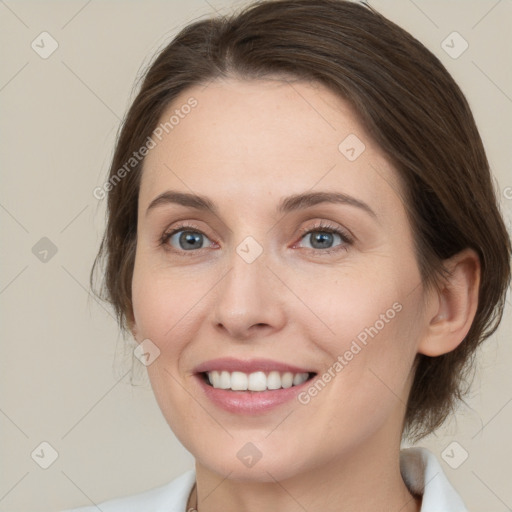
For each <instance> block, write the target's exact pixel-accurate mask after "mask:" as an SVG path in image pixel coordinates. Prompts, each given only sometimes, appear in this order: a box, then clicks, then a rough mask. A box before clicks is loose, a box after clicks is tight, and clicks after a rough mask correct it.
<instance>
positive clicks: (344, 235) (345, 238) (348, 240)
mask: <svg viewBox="0 0 512 512" xmlns="http://www.w3.org/2000/svg"><path fill="white" fill-rule="evenodd" d="M180 231H191V232H193V233H199V234H201V235H204V236H205V237H207V238H208V235H206V234H205V233H203V232H202V231H201V230H200V229H199V228H198V227H197V226H194V225H193V224H187V223H185V224H181V225H179V226H177V227H175V228H173V229H172V230H171V231H167V232H165V233H164V234H163V235H162V237H161V238H160V241H159V245H161V246H163V247H164V249H165V250H167V251H172V252H174V253H178V254H182V253H187V252H197V251H184V250H179V249H172V248H170V246H169V244H168V241H169V239H170V238H171V237H172V236H173V235H175V234H176V233H179V232H180ZM299 232H300V234H301V237H300V240H302V239H303V238H304V237H305V236H306V235H307V234H310V233H315V232H320V233H332V234H335V235H339V237H340V238H341V240H342V242H343V244H341V245H337V246H336V247H333V248H330V249H314V248H307V249H309V250H310V251H315V252H319V253H322V254H331V253H334V252H337V251H340V250H343V251H348V246H350V245H352V244H353V243H354V238H353V237H352V236H351V235H350V234H349V233H348V232H347V231H345V230H342V229H340V228H338V227H336V226H333V225H332V224H329V223H327V222H324V221H319V222H318V223H317V224H315V225H314V226H312V227H308V228H302V229H300V230H299Z"/></svg>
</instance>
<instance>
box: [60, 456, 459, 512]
mask: <svg viewBox="0 0 512 512" xmlns="http://www.w3.org/2000/svg"><path fill="white" fill-rule="evenodd" d="M400 471H401V473H402V478H403V479H404V482H405V484H406V485H407V487H408V489H409V490H410V491H411V492H413V493H415V494H421V495H422V496H423V501H422V504H421V512H468V509H467V508H466V506H465V505H464V502H463V501H462V499H461V497H460V496H459V495H458V494H457V492H456V491H455V489H454V488H453V487H452V485H451V484H450V482H449V481H448V478H447V477H446V475H445V474H444V472H443V470H442V468H441V466H440V464H439V462H438V460H437V459H436V457H435V455H434V454H433V453H432V452H430V451H429V450H427V449H426V448H422V447H413V448H403V449H402V450H400ZM195 478H196V474H195V469H190V470H188V471H187V472H186V473H183V474H182V475H180V476H179V477H177V478H175V479H174V480H172V481H171V482H169V483H168V484H166V485H163V486H161V487H157V488H155V489H151V490H149V491H145V492H141V493H138V494H133V495H131V496H127V497H125V498H117V499H113V500H108V501H104V502H103V503H99V504H98V507H99V508H100V509H101V510H102V512H186V506H187V501H188V497H189V495H190V492H191V491H192V487H193V485H194V482H195ZM62 512H98V508H97V507H96V506H87V507H82V508H75V509H72V510H67V511H62Z"/></svg>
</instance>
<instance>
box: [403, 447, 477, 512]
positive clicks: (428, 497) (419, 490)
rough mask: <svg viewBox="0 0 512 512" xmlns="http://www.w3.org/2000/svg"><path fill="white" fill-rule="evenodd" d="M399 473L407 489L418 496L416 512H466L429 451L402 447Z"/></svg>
mask: <svg viewBox="0 0 512 512" xmlns="http://www.w3.org/2000/svg"><path fill="white" fill-rule="evenodd" d="M400 471H401V473H402V478H403V480H404V482H405V484H406V485H407V487H408V489H409V490H410V491H411V492H412V493H414V494H419V495H421V496H422V503H421V511H420V512H439V511H440V510H443V511H444V512H468V509H467V508H466V506H465V504H464V502H463V500H462V498H461V497H460V496H459V494H458V493H457V491H456V490H455V488H454V487H453V486H452V484H451V483H450V481H449V480H448V477H447V476H446V475H445V473H444V471H443V468H442V467H441V465H440V464H439V461H438V460H437V458H436V456H435V455H434V454H433V453H432V452H431V451H429V450H427V449H426V448H423V447H412V448H403V449H402V450H400Z"/></svg>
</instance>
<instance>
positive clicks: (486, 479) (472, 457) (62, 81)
mask: <svg viewBox="0 0 512 512" xmlns="http://www.w3.org/2000/svg"><path fill="white" fill-rule="evenodd" d="M243 3H244V2H235V1H233V0H208V1H206V0H187V1H185V0H176V1H167V2H164V1H155V0H153V1H146V2H142V1H140V0H139V1H131V2H128V1H125V2H121V1H108V2H107V1H100V0H93V1H89V2H87V1H83V2H74V1H67V2H65V1H51V2H50V1H46V2H44V1H31V2H29V1H17V2H16V1H12V0H11V1H1V2H0V34H1V36H0V37H1V39H2V41H1V43H2V45H1V48H2V60H3V64H2V66H1V72H0V103H1V109H2V117H1V141H0V144H1V151H2V153H1V154H2V162H1V171H2V180H3V186H2V188H1V192H0V221H1V227H2V238H3V242H2V246H1V247H2V265H1V274H0V301H1V308H2V322H1V333H2V357H1V362H0V378H1V390H2V393H1V397H0V427H1V432H2V435H1V453H0V457H1V461H2V463H1V470H0V471H1V478H0V511H12V512H16V511H34V510H38V511H41V512H44V511H54V512H55V511H58V510H61V509H63V508H67V507H71V506H79V505H90V504H92V503H98V502H100V501H102V500H105V499H107V498H111V497H116V496H122V495H126V494H130V493H133V492H138V491H142V490H144V489H149V488H151V487H155V486H157V485H161V484H164V483H165V482H168V481H169V480H171V479H172V478H174V477H175V476H177V475H179V474H180V473H182V472H183V471H185V470H186V469H189V468H190V467H192V464H193V459H192V457H191V455H190V454H188V453H187V452H186V451H185V450H184V448H182V447H181V446H180V444H179V443H178V441H177V440H176V439H175V437H174V436H173V434H172V432H171V431H170V430H169V428H168V426H167V424H166V423H165V421H164V419H163V417H162V415H161V413H160V411H159V409H158V407H157V405H156V402H155V400H154V398H153V395H152V392H151V389H150V386H149V384H148V381H147V378H146V376H145V368H143V367H142V365H140V363H138V361H137V360H135V363H136V365H135V369H136V370H137V371H136V373H135V375H134V384H137V386H135V387H134V386H132V384H131V381H130V379H131V378H130V370H131V365H132V358H131V352H130V349H129V348H124V347H125V346H126V344H125V343H124V342H123V340H122V339H121V337H120V336H119V335H118V332H117V327H116V324H115V322H114V321H113V319H112V316H111V314H110V312H109V310H108V309H106V308H105V307H104V305H100V304H98V303H97V302H95V300H93V299H92V298H91V297H90V296H89V291H88V274H89V270H90V266H91V264H92V261H93V258H94V255H95V252H96V250H97V248H98V244H99V240H100V235H101V232H102V227H103V214H104V203H103V202H102V201H98V200H96V199H95V198H94V197H93V195H92V191H93V189H94V188H95V187H96V186H99V185H101V184H102V182H103V180H104V178H105V175H106V172H107V168H108V164H109V160H110V157H111V155H112V150H113V144H114V139H115V135H116V131H117V129H118V126H119V121H120V118H122V116H123V114H124V112H125V110H126V108H127V106H128V105H129V101H130V98H132V97H133V91H132V87H133V84H134V82H135V78H136V77H137V76H138V74H139V73H140V71H141V70H142V69H143V65H144V64H146V63H147V62H148V60H149V59H150V58H151V56H152V55H153V54H154V52H155V51H156V50H157V49H158V48H159V47H161V46H162V45H163V44H165V43H166V42H168V41H169V39H170V38H171V37H172V36H173V35H174V34H175V33H176V31H177V30H178V28H180V27H181V26H183V25H184V24H185V23H187V22H189V21H191V20H193V19H196V18H199V17H202V16H206V15H209V14H211V13H213V12H214V11H215V10H219V11H220V12H223V13H225V12H229V10H230V9H231V8H232V7H233V6H235V5H242V4H243ZM370 3H371V4H372V5H374V6H375V7H377V9H378V10H380V11H381V12H382V13H383V14H385V15H387V16H388V17H390V18H391V19H392V20H394V21H395V22H397V23H398V24H400V25H401V26H403V27H404V28H406V29H407V30H409V31H410V32H412V33H413V34H414V35H415V36H416V37H417V38H418V39H419V40H421V41H422V42H423V43H424V44H425V45H426V46H427V47H428V48H429V49H431V50H432V51H433V52H434V53H435V54H436V55H437V56H438V57H439V58H440V59H441V60H442V61H443V62H444V63H445V65H446V66H447V68H448V69H449V71H450V72H451V73H452V74H453V76H454V78H455V79H456V80H457V81H458V82H459V83H460V85H461V87H462V89H463V91H464V92H465V94H466V95H467V97H468V100H469V102H470V104H471V106H472V107H473V109H474V114H475V116H476V119H477V123H478V125H479V127H480V130H481V134H482V137H483V139H484V143H485V145H486V147H487V150H488V156H489V159H490V162H491V165H492V169H493V172H494V174H495V177H496V180H497V182H496V187H497V190H498V193H499V194H500V201H501V203H502V207H503V211H504V214H505V216H506V217H507V219H508V220H507V222H508V225H509V226H510V219H511V218H512V188H507V187H512V175H511V170H510V169H511V167H510V165H511V162H512V159H511V149H510V148H511V143H510V141H511V121H512V99H511V98H512V70H511V67H510V61H509V60H508V59H509V57H510V54H511V49H512V44H511V43H512V40H511V32H512V31H511V25H512V2H510V0H501V1H497V0H489V1H487V0H475V1H467V0H466V1H462V0H459V1H455V0H450V1H446V0H443V1H427V0H416V1H415V2H413V1H412V0H395V1H385V0H374V1H371V2H370ZM43 31H47V32H49V33H50V34H51V36H52V37H53V38H54V39H55V40H56V41H57V42H58V45H59V47H58V49H57V50H56V51H55V53H53V54H52V55H51V56H50V57H48V58H47V59H43V58H41V57H40V56H39V55H38V54H37V53H36V52H35V51H34V50H33V49H32V48H31V43H32V41H33V40H34V39H36V38H37V36H38V35H39V34H40V33H41V32H43ZM453 31H457V32H459V33H460V34H461V35H462V37H463V38H464V39H465V40H467V42H468V43H469V48H468V49H467V50H466V51H465V52H464V53H463V54H462V55H461V56H460V57H458V58H457V59H453V58H452V57H450V56H449V55H448V54H447V53H446V52H445V51H444V50H443V48H442V47H441V42H442V41H443V40H444V39H445V38H446V37H447V36H448V35H449V34H451V33H452V32H453ZM39 40H40V39H39ZM37 41H38V40H36V42H37ZM457 44H458V43H457ZM48 47H49V46H46V48H48ZM43 237H47V238H49V239H50V240H51V241H52V243H53V244H54V245H55V247H56V249H57V252H56V254H54V255H52V253H51V252H49V253H48V255H47V261H46V262H42V261H40V259H38V257H36V255H34V253H33V252H32V248H33V247H34V245H35V244H36V243H38V241H39V240H40V239H41V238H43ZM40 243H41V244H43V245H44V243H45V242H40ZM46 243H47V242H46ZM36 247H39V246H36ZM43 249H44V247H43ZM39 250H41V248H40V247H39ZM35 252H36V253H37V251H35ZM40 257H43V255H42V254H40ZM511 309H512V307H511V303H510V299H509V301H508V304H507V311H506V317H505V319H504V321H503V323H502V325H501V327H500V329H499V331H498V332H497V333H496V334H495V335H494V336H493V338H492V339H491V340H489V341H488V342H487V344H486V345H485V347H484V348H483V350H482V351H481V353H480V356H479V357H480V365H479V371H478V374H477V376H476V379H475V382H474V386H473V392H472V394H471V397H470V398H469V400H468V405H467V406H464V407H462V408H461V409H460V411H459V413H458V414H457V416H456V418H454V420H453V421H452V422H450V423H449V424H448V425H447V426H446V428H444V429H443V430H442V431H440V432H438V433H437V435H435V436H431V438H429V439H427V440H425V441H423V442H421V443H420V444H421V445H423V446H427V447H428V448H430V449H431V450H433V451H434V452H435V454H436V455H437V457H438V458H439V460H440V461H441V464H442V465H443V468H444V470H445V471H446V473H447V475H448V477H449V478H450V480H451V481H452V482H453V483H454V485H455V486H456V488H457V489H458V490H459V492H460V493H461V495H462V496H463V497H464V499H465V501H466V502H467V505H468V506H469V508H470V509H471V510H472V511H473V512H502V511H506V510H510V509H511V507H512V487H511V486H510V483H511V469H510V468H511V464H510V461H511V460H512V445H511V441H510V431H511V425H512V381H511V371H510V368H511V367H512V344H511ZM137 365H138V366H137ZM44 441H45V442H47V443H49V444H50V445H51V446H52V447H53V448H54V449H55V450H56V451H57V452H58V458H57V459H56V461H55V462H54V463H53V464H52V465H51V466H50V467H48V469H42V468H41V467H40V466H39V465H38V464H37V463H36V460H38V458H37V455H34V458H32V457H31V454H32V453H33V451H34V450H36V448H38V447H39V445H40V443H42V442H44ZM453 442H456V443H458V445H455V450H454V452H453V453H452V452H450V453H452V455H453V454H454V457H452V460H450V463H451V464H452V465H454V463H453V459H454V458H455V459H456V460H457V461H460V460H461V457H462V455H463V454H464V452H463V451H462V450H465V451H467V452H468V454H469V456H468V458H467V460H466V461H465V462H463V463H462V464H461V465H460V466H459V467H458V468H457V469H453V468H452V467H450V465H449V464H448V463H447V462H446V461H445V460H444V459H443V456H442V454H443V451H444V450H445V448H447V447H448V446H449V445H450V443H453ZM452 448H453V446H452ZM36 453H41V448H38V450H36ZM49 453H50V451H49V449H48V448H46V451H45V454H46V455H45V456H47V455H48V454H49ZM42 460H43V458H42V457H39V461H42ZM47 460H48V459H47ZM447 460H448V459H447Z"/></svg>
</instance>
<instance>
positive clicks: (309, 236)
mask: <svg viewBox="0 0 512 512" xmlns="http://www.w3.org/2000/svg"><path fill="white" fill-rule="evenodd" d="M301 232H302V233H303V236H302V237H301V240H305V241H307V242H309V246H306V248H307V249H312V250H320V251H321V252H325V253H330V252H334V251H337V250H348V246H349V245H351V244H352V243H353V240H352V238H351V236H350V235H349V234H348V233H346V232H345V231H343V230H341V229H339V228H337V227H335V226H332V225H330V224H324V223H320V224H318V225H316V226H314V227H313V228H307V229H304V230H301ZM336 240H338V241H339V242H340V243H339V244H338V245H334V246H333V244H334V243H335V242H336Z"/></svg>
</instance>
